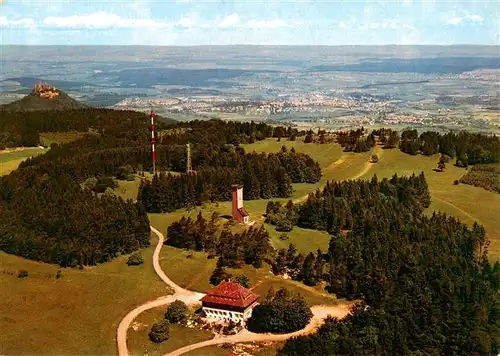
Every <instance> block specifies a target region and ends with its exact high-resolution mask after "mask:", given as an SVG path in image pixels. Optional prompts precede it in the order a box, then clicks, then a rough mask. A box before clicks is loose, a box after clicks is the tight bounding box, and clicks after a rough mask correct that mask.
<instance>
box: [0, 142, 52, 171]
mask: <svg viewBox="0 0 500 356" xmlns="http://www.w3.org/2000/svg"><path fill="white" fill-rule="evenodd" d="M45 152H47V149H42V148H38V147H37V148H25V149H23V150H16V151H9V152H2V151H0V176H2V175H6V174H9V173H10V172H12V171H14V170H16V169H17V167H18V166H19V164H20V163H21V162H22V161H24V160H25V159H26V158H29V157H33V156H37V155H40V154H42V153H45Z"/></svg>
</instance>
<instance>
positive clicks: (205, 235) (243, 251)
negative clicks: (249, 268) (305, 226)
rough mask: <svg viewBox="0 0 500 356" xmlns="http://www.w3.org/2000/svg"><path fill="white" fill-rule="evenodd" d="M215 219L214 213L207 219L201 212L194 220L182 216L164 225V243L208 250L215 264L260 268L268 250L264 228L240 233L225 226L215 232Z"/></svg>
mask: <svg viewBox="0 0 500 356" xmlns="http://www.w3.org/2000/svg"><path fill="white" fill-rule="evenodd" d="M217 219H218V217H217V214H215V213H214V214H213V215H212V217H211V219H210V220H209V221H207V220H206V219H205V218H204V217H203V215H202V214H201V212H200V213H199V214H198V216H197V218H196V220H192V219H191V218H187V219H186V218H185V217H184V216H183V217H182V218H181V219H180V220H179V221H175V222H173V223H172V224H171V225H170V226H169V227H168V229H167V241H166V244H168V245H170V246H174V247H178V248H183V249H188V250H194V251H205V252H208V253H209V255H212V256H217V257H218V258H219V260H218V266H219V267H232V268H237V267H240V266H241V265H242V264H251V265H253V266H255V267H260V266H261V265H262V262H263V261H264V259H265V258H266V256H267V255H268V253H269V252H270V251H271V250H272V247H271V245H270V243H269V234H268V233H267V231H266V230H265V229H264V227H263V226H261V227H259V228H254V227H250V228H249V229H247V230H245V231H243V232H241V233H233V232H231V231H230V230H229V229H227V228H224V229H223V230H222V231H218V225H217Z"/></svg>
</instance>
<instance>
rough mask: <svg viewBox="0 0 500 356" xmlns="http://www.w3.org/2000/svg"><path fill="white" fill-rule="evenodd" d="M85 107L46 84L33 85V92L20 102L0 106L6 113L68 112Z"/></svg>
mask: <svg viewBox="0 0 500 356" xmlns="http://www.w3.org/2000/svg"><path fill="white" fill-rule="evenodd" d="M85 107H87V105H85V104H83V103H81V102H79V101H77V100H75V99H73V98H72V97H70V96H69V95H68V94H66V93H65V92H63V91H62V90H59V89H57V88H55V87H52V86H49V85H47V84H35V86H34V87H33V90H32V91H31V92H30V93H29V94H28V95H26V96H25V97H24V98H22V99H20V100H16V101H14V102H12V103H9V104H5V105H1V106H0V110H6V111H38V110H69V109H79V108H85Z"/></svg>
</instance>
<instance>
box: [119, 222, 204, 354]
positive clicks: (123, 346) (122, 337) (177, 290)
mask: <svg viewBox="0 0 500 356" xmlns="http://www.w3.org/2000/svg"><path fill="white" fill-rule="evenodd" d="M151 231H153V232H154V233H155V234H156V235H157V236H158V244H157V245H156V248H155V251H154V253H153V267H154V269H155V272H156V274H157V275H158V276H159V277H160V278H161V279H162V281H163V282H165V283H166V284H167V285H168V286H169V287H170V288H172V289H173V291H174V294H173V295H168V296H165V297H160V298H158V299H155V300H151V301H149V302H146V303H144V304H142V305H140V306H138V307H137V308H135V309H134V310H132V311H130V312H129V313H128V314H127V315H126V316H125V317H124V318H123V319H122V321H121V322H120V324H119V325H118V330H117V332H116V343H117V347H118V355H119V356H129V353H128V348H127V331H128V329H129V327H130V324H132V322H133V321H134V319H135V318H136V317H137V316H138V315H139V314H141V313H142V312H144V311H146V310H149V309H153V308H156V307H161V306H163V305H167V304H170V303H172V302H173V301H175V300H177V299H178V300H182V301H183V302H184V303H186V304H187V305H195V304H198V303H199V300H200V299H201V298H202V297H203V296H204V295H205V294H203V293H196V292H192V291H189V290H187V289H184V288H182V287H180V286H178V285H177V284H175V283H174V282H173V281H172V280H171V279H170V278H168V277H167V275H166V274H165V272H163V270H162V269H161V266H160V261H159V257H160V251H161V249H162V247H163V242H164V241H165V237H164V236H163V234H162V233H161V232H160V231H158V230H156V229H155V228H154V227H152V226H151Z"/></svg>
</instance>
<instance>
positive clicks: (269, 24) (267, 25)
mask: <svg viewBox="0 0 500 356" xmlns="http://www.w3.org/2000/svg"><path fill="white" fill-rule="evenodd" d="M287 26H289V25H288V23H287V22H286V21H285V20H282V19H275V20H267V21H266V20H249V21H248V22H247V23H246V25H245V27H247V28H254V29H259V28H262V29H273V28H279V27H287Z"/></svg>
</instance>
